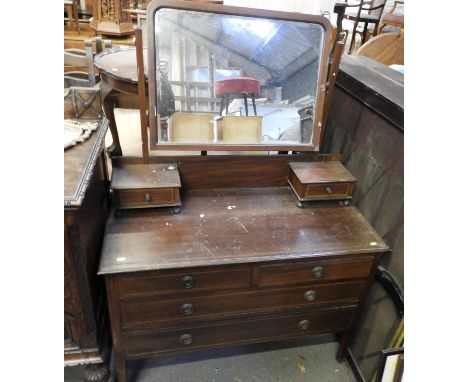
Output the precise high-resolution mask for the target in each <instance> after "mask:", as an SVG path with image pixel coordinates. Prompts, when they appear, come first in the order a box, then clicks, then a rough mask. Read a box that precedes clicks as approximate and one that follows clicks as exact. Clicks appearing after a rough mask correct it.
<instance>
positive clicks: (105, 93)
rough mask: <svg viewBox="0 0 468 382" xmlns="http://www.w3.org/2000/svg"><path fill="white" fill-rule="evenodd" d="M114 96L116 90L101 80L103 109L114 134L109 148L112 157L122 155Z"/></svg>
mask: <svg viewBox="0 0 468 382" xmlns="http://www.w3.org/2000/svg"><path fill="white" fill-rule="evenodd" d="M114 96H115V91H113V90H112V88H110V87H108V86H106V85H105V84H104V83H103V81H101V97H102V98H101V102H102V109H103V110H104V115H105V116H106V118H107V120H108V121H109V130H110V132H111V135H112V145H110V146H109V147H108V148H107V152H108V153H109V156H110V157H111V158H112V157H115V156H122V148H121V146H120V139H119V132H118V131H117V124H116V122H115V116H114Z"/></svg>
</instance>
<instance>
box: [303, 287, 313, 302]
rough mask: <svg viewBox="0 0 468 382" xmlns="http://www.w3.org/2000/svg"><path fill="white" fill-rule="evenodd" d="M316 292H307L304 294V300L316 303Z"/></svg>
mask: <svg viewBox="0 0 468 382" xmlns="http://www.w3.org/2000/svg"><path fill="white" fill-rule="evenodd" d="M315 295H316V293H315V291H314V290H308V291H307V292H305V293H304V300H306V301H314V300H315Z"/></svg>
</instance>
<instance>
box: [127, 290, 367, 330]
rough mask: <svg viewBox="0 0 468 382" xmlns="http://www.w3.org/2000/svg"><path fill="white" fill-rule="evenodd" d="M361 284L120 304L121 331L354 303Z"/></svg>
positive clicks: (138, 300)
mask: <svg viewBox="0 0 468 382" xmlns="http://www.w3.org/2000/svg"><path fill="white" fill-rule="evenodd" d="M363 285H364V282H361V281H355V282H344V283H334V284H320V285H314V286H313V287H310V286H302V287H295V288H289V289H260V290H253V291H246V292H241V293H222V294H215V295H211V296H205V295H203V294H198V295H197V294H194V295H187V296H184V297H182V298H180V297H179V296H177V298H172V299H169V298H166V299H164V298H158V297H154V298H151V299H150V298H146V299H137V300H124V301H121V303H120V306H121V322H122V327H123V329H124V330H127V329H143V328H145V329H148V328H157V327H160V326H171V325H172V326H175V325H178V324H181V323H184V322H187V321H194V320H198V319H205V318H209V317H210V318H211V317H213V318H214V317H225V316H228V317H229V316H233V315H236V314H237V315H241V314H247V313H256V312H265V311H273V310H279V309H284V308H288V307H312V306H318V305H322V304H335V303H344V302H355V301H357V300H358V299H359V294H360V291H361V288H362V286H363Z"/></svg>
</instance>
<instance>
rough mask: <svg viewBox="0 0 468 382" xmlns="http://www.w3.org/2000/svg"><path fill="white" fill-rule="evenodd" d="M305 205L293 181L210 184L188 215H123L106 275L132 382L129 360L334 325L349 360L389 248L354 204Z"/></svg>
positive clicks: (115, 329)
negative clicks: (284, 184)
mask: <svg viewBox="0 0 468 382" xmlns="http://www.w3.org/2000/svg"><path fill="white" fill-rule="evenodd" d="M296 202H297V199H296V197H295V195H294V194H293V193H292V191H291V190H290V189H288V188H273V189H266V188H265V189H245V190H224V191H223V190H213V191H211V190H205V191H194V192H190V193H189V195H186V196H185V198H184V201H183V205H184V208H183V209H182V211H181V213H180V214H178V215H174V214H173V213H172V211H171V210H170V209H159V210H140V211H136V210H135V211H132V210H125V211H123V212H122V214H121V215H119V216H115V215H114V214H111V217H110V218H109V220H108V224H107V228H106V234H105V239H104V245H103V252H102V256H101V264H100V271H99V273H100V274H102V275H104V276H105V280H106V289H107V295H108V304H109V312H110V317H111V328H112V336H113V341H114V352H115V359H116V366H117V373H118V380H119V381H120V382H122V381H126V371H125V365H126V360H127V359H132V358H142V357H149V356H157V355H163V354H173V353H178V352H186V351H192V350H197V349H206V348H216V347H222V346H229V345H235V344H247V343H256V342H266V341H272V340H277V339H285V338H293V337H303V336H309V335H314V334H322V333H337V334H339V335H340V336H341V343H340V349H339V351H338V354H337V357H338V358H342V357H343V355H344V351H345V349H346V346H347V341H348V338H349V335H350V333H351V330H352V328H353V326H354V324H355V322H356V320H357V318H358V315H359V311H360V308H361V306H362V304H363V302H364V300H365V296H366V294H367V290H368V287H369V284H370V281H371V280H372V275H373V272H374V269H375V267H376V265H377V262H378V260H379V257H380V255H381V254H382V253H384V252H387V251H388V247H387V246H386V245H385V243H384V242H383V241H382V239H381V238H380V237H379V236H378V235H377V233H376V232H375V231H374V230H373V229H372V228H371V227H370V225H369V224H368V223H367V222H366V221H365V219H364V218H363V217H362V215H361V214H360V213H359V211H358V210H356V209H355V208H354V207H343V206H337V205H336V204H330V205H320V206H318V205H316V206H311V207H308V208H303V209H298V208H297V206H296Z"/></svg>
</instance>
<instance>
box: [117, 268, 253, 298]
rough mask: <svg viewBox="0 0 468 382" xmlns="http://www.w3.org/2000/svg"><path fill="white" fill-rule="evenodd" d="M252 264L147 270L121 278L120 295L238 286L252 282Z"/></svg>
mask: <svg viewBox="0 0 468 382" xmlns="http://www.w3.org/2000/svg"><path fill="white" fill-rule="evenodd" d="M250 274H251V269H250V267H243V268H242V267H241V268H232V269H223V270H197V269H195V270H187V271H184V272H177V271H176V272H147V274H142V273H140V274H138V275H126V276H120V277H119V278H118V290H119V297H120V298H125V297H143V296H151V295H161V294H168V293H175V292H177V293H189V292H197V291H208V290H219V289H236V288H242V287H247V286H249V285H250Z"/></svg>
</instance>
